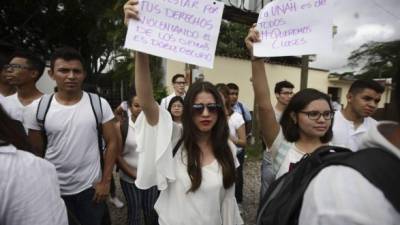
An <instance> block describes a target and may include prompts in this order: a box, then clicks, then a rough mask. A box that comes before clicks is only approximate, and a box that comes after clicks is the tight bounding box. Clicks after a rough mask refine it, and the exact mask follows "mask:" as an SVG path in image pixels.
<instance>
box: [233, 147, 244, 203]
mask: <svg viewBox="0 0 400 225" xmlns="http://www.w3.org/2000/svg"><path fill="white" fill-rule="evenodd" d="M244 155H245V150H244V149H242V151H240V152H239V153H237V154H236V157H237V159H238V161H239V163H240V166H239V167H238V168H236V182H235V197H236V201H237V202H238V203H242V201H243V164H244Z"/></svg>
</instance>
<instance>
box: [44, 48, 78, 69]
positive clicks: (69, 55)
mask: <svg viewBox="0 0 400 225" xmlns="http://www.w3.org/2000/svg"><path fill="white" fill-rule="evenodd" d="M57 59H63V60H66V61H71V60H78V61H80V62H81V64H82V67H84V68H85V60H84V59H83V57H82V55H81V53H79V51H78V50H76V49H74V48H71V47H61V48H57V49H56V50H55V51H54V52H53V53H52V54H51V56H50V69H51V70H54V63H55V62H56V60H57Z"/></svg>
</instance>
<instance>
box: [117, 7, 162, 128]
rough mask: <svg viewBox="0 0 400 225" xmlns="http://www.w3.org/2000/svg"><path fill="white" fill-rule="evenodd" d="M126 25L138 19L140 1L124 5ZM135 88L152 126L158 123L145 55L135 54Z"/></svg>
mask: <svg viewBox="0 0 400 225" xmlns="http://www.w3.org/2000/svg"><path fill="white" fill-rule="evenodd" d="M124 14H125V18H124V21H125V24H127V23H128V20H129V19H138V18H139V17H138V15H139V10H138V0H130V1H128V2H126V3H125V5H124ZM135 88H136V94H137V96H138V98H139V104H140V106H141V107H142V111H143V113H144V115H145V116H146V119H147V122H148V123H149V124H150V125H155V124H157V123H158V114H159V112H158V110H159V107H158V104H157V102H156V101H155V100H154V96H153V85H152V82H151V77H150V68H149V56H148V55H147V54H145V53H141V52H136V53H135Z"/></svg>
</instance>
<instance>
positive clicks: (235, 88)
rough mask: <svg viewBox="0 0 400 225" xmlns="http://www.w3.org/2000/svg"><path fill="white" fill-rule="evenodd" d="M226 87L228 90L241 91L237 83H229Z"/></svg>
mask: <svg viewBox="0 0 400 225" xmlns="http://www.w3.org/2000/svg"><path fill="white" fill-rule="evenodd" d="M226 86H228V88H229V89H231V90H238V91H239V86H237V85H236V84H235V83H228V84H226Z"/></svg>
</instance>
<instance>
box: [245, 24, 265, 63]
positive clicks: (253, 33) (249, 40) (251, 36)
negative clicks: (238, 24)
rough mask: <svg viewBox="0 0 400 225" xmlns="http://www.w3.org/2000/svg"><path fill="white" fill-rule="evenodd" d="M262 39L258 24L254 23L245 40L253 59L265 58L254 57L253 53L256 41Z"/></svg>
mask: <svg viewBox="0 0 400 225" xmlns="http://www.w3.org/2000/svg"><path fill="white" fill-rule="evenodd" d="M260 41H261V38H260V32H259V31H258V30H257V29H256V24H253V26H252V27H251V28H250V30H249V33H248V34H247V36H246V38H245V39H244V42H245V44H246V47H247V49H248V50H249V54H250V57H251V60H252V61H254V60H256V59H263V58H258V57H254V55H253V47H254V43H257V42H260Z"/></svg>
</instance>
